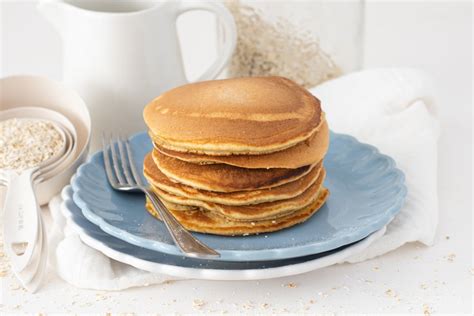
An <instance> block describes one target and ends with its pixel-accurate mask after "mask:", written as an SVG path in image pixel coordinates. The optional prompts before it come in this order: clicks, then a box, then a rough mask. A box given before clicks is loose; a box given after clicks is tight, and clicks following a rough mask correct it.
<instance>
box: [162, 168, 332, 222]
mask: <svg viewBox="0 0 474 316" xmlns="http://www.w3.org/2000/svg"><path fill="white" fill-rule="evenodd" d="M325 176H326V173H325V171H324V169H322V170H321V173H320V176H319V177H318V179H317V180H316V182H315V183H313V184H312V185H311V186H310V187H309V188H308V189H307V190H306V191H304V192H303V193H302V194H300V195H298V196H296V197H294V198H291V199H286V200H279V201H273V202H265V203H260V204H253V205H237V206H236V205H224V204H218V203H212V202H206V201H201V200H197V199H189V198H185V197H180V196H176V195H173V194H171V193H168V192H166V191H163V190H161V189H159V188H157V187H153V191H154V192H155V193H156V194H157V195H158V196H159V197H160V199H161V200H162V201H163V202H167V207H170V208H172V209H176V207H173V205H172V204H178V205H179V206H180V209H181V210H182V209H183V208H182V206H190V208H189V209H190V210H192V209H195V208H196V207H197V208H199V209H200V210H205V211H210V212H211V213H218V214H219V215H220V216H224V217H226V218H228V219H231V220H234V221H260V220H264V219H275V218H279V217H282V216H284V215H287V214H289V213H292V212H294V211H295V210H298V209H301V208H303V207H305V206H307V205H309V204H311V203H312V202H313V201H314V200H315V199H316V198H317V197H318V192H319V190H320V189H321V187H322V185H323V181H324V178H325Z"/></svg>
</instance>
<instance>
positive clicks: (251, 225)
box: [146, 188, 329, 236]
mask: <svg viewBox="0 0 474 316" xmlns="http://www.w3.org/2000/svg"><path fill="white" fill-rule="evenodd" d="M328 195H329V191H328V190H327V189H325V188H322V189H321V191H320V192H319V194H318V196H317V199H315V200H314V201H313V203H311V204H310V205H308V206H306V207H304V208H302V209H300V210H297V211H295V212H293V213H291V214H288V215H286V216H284V217H281V218H278V219H273V220H264V221H255V222H239V221H230V220H228V219H226V218H224V217H222V216H219V215H216V214H214V213H212V212H203V211H186V212H183V211H177V210H173V209H170V212H171V213H172V214H173V216H174V217H175V218H176V219H177V220H178V221H179V222H180V223H181V224H182V225H183V226H184V227H185V228H186V229H188V230H190V231H194V232H199V233H208V234H216V235H228V236H232V235H249V234H259V233H267V232H273V231H277V230H280V229H283V228H287V227H290V226H293V225H296V224H299V223H302V222H304V221H306V220H307V219H308V218H310V217H311V216H312V215H313V214H314V213H316V212H317V211H318V210H319V209H320V208H321V206H322V205H323V204H324V202H325V201H326V199H327V197H328ZM146 208H147V210H148V212H149V213H150V214H151V215H152V216H154V217H156V218H158V219H159V218H160V217H159V215H158V213H157V212H156V211H155V209H154V208H153V205H152V204H151V203H150V201H149V200H148V199H147V203H146Z"/></svg>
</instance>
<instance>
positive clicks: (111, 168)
mask: <svg viewBox="0 0 474 316" xmlns="http://www.w3.org/2000/svg"><path fill="white" fill-rule="evenodd" d="M102 143H103V150H104V165H105V171H106V174H107V178H108V180H109V183H110V185H112V187H114V188H117V187H125V186H131V187H134V186H144V183H143V180H142V178H141V174H140V173H138V171H137V168H136V166H135V161H134V159H133V153H132V150H131V147H130V143H129V141H128V139H124V137H122V136H116V135H114V134H111V135H106V133H103V135H102Z"/></svg>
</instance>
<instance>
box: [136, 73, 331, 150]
mask: <svg viewBox="0 0 474 316" xmlns="http://www.w3.org/2000/svg"><path fill="white" fill-rule="evenodd" d="M143 117H144V119H145V123H146V124H147V126H148V128H149V130H150V135H151V137H152V139H153V141H154V142H155V143H157V144H158V145H159V146H160V147H163V148H166V149H170V150H174V151H179V152H193V153H199V154H206V155H230V154H237V153H238V154H248V155H255V154H265V153H271V152H276V151H280V150H283V149H286V148H289V147H292V146H294V145H296V144H298V143H300V142H302V141H304V140H306V139H308V138H309V137H310V136H311V135H313V134H314V133H315V132H316V130H317V128H318V126H319V125H320V122H321V120H322V119H323V114H322V111H321V105H320V102H319V100H318V99H317V98H315V97H314V96H313V95H312V94H311V93H309V92H308V91H307V90H306V89H304V88H302V87H300V86H299V85H297V84H296V83H294V82H293V81H291V80H289V79H286V78H283V77H251V78H234V79H224V80H213V81H203V82H197V83H192V84H187V85H184V86H180V87H177V88H174V89H172V90H169V91H168V92H165V93H163V94H162V95H160V96H159V97H157V98H156V99H154V100H153V101H152V102H151V103H149V104H148V105H147V106H146V107H145V110H144V112H143Z"/></svg>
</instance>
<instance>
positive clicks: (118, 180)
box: [102, 134, 220, 259]
mask: <svg viewBox="0 0 474 316" xmlns="http://www.w3.org/2000/svg"><path fill="white" fill-rule="evenodd" d="M102 143H103V147H104V148H103V150H104V165H105V171H106V174H107V178H108V180H109V183H110V185H111V186H112V187H113V188H114V189H115V190H119V191H127V192H134V191H135V192H137V191H141V192H143V193H145V195H146V196H147V197H148V198H149V199H150V201H151V203H153V207H154V208H155V209H156V210H157V211H158V213H159V214H160V217H161V219H162V220H163V222H164V223H165V226H166V228H167V229H168V232H169V233H170V235H171V237H172V238H173V240H174V242H175V244H176V245H177V246H178V247H179V248H180V249H181V251H182V252H183V253H185V254H186V255H187V256H190V257H196V258H203V259H206V258H218V257H220V254H219V253H218V252H217V251H215V250H214V249H211V248H209V247H208V246H206V245H205V244H203V243H202V242H200V241H199V240H198V239H196V238H195V237H194V236H193V235H191V233H190V232H189V231H187V230H186V229H185V228H184V227H183V226H182V225H181V224H180V223H179V222H178V221H177V220H176V218H174V216H173V215H172V214H171V213H170V211H169V210H168V209H167V208H166V207H165V206H164V205H163V203H162V202H161V201H160V199H159V198H158V196H157V195H156V194H155V193H154V192H153V191H152V190H151V189H150V188H149V187H148V186H147V185H146V184H145V183H144V181H143V180H142V178H141V174H139V173H138V172H137V170H136V167H135V163H134V160H133V155H132V149H131V147H130V143H129V142H128V140H124V139H122V137H113V136H111V137H106V135H105V134H103V135H102ZM119 156H120V162H119Z"/></svg>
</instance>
